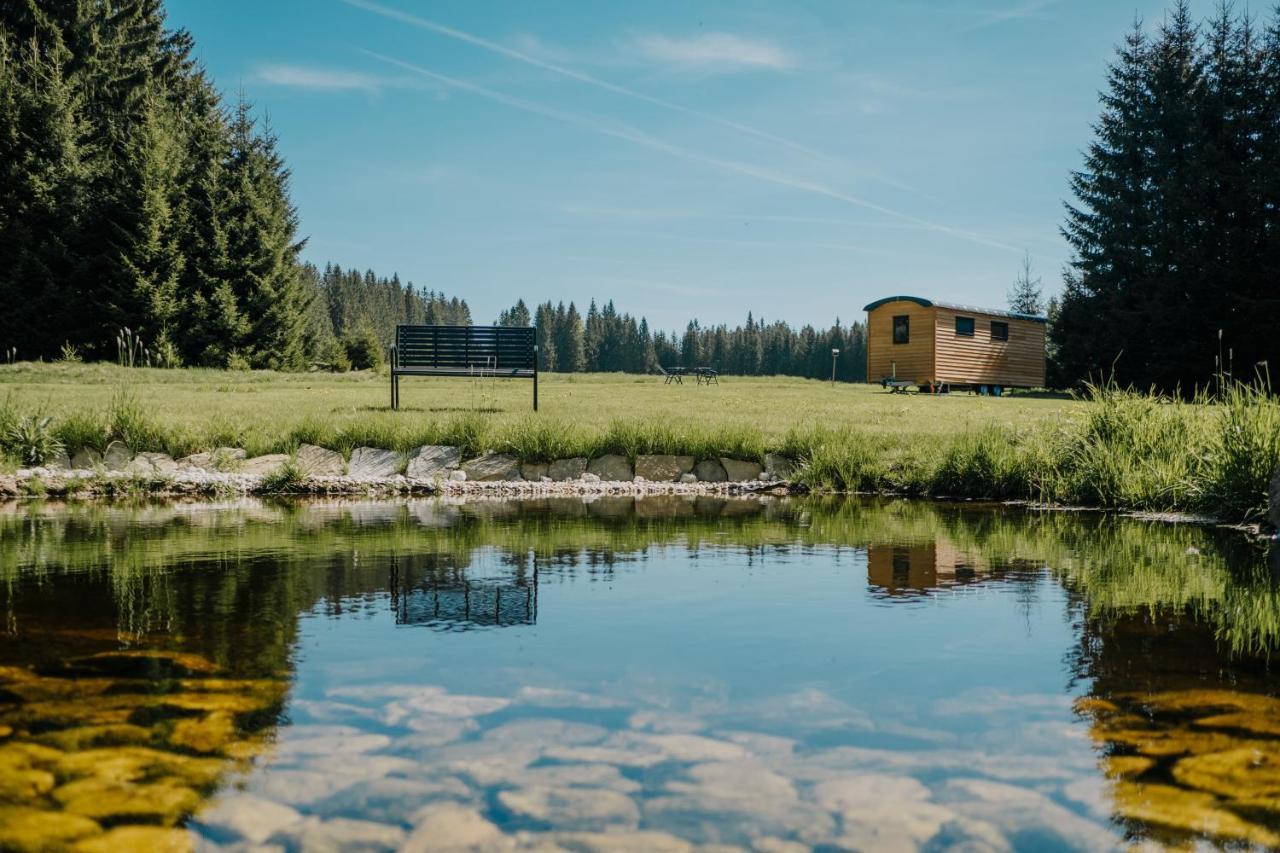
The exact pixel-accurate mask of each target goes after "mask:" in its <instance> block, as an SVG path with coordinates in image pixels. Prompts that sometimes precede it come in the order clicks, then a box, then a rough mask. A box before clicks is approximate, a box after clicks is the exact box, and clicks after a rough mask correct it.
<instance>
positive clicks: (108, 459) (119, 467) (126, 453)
mask: <svg viewBox="0 0 1280 853" xmlns="http://www.w3.org/2000/svg"><path fill="white" fill-rule="evenodd" d="M132 459H133V451H132V450H130V449H129V447H128V446H127V445H126V444H125V443H124V442H123V441H113V442H111V443H110V444H108V445H107V449H106V450H104V451H102V465H103V467H104V468H106V469H107V470H108V471H123V470H124V469H125V466H126V465H128V464H129V462H130V461H131V460H132Z"/></svg>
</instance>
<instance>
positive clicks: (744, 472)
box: [720, 456, 762, 483]
mask: <svg viewBox="0 0 1280 853" xmlns="http://www.w3.org/2000/svg"><path fill="white" fill-rule="evenodd" d="M720 465H721V466H723V467H724V472H725V476H726V477H728V478H729V482H730V483H746V482H748V481H750V480H754V479H756V478H757V477H759V476H760V472H761V470H762V469H761V467H760V463H759V462H747V461H744V460H741V459H730V458H728V457H727V456H721V457H720Z"/></svg>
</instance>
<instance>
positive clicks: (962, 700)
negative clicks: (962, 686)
mask: <svg viewBox="0 0 1280 853" xmlns="http://www.w3.org/2000/svg"><path fill="white" fill-rule="evenodd" d="M1070 710H1071V697H1069V696H1065V695H1063V694H1060V693H1016V694H1015V693H1007V692H1005V691H1003V690H993V689H991V688H987V687H983V688H977V689H974V690H966V691H965V692H963V693H958V694H956V695H955V696H949V697H947V698H946V699H940V700H938V701H937V702H934V703H933V713H934V714H936V715H938V716H956V715H962V716H973V715H981V714H992V715H996V716H1005V717H1007V716H1008V715H1009V713H1010V712H1013V711H1017V712H1019V714H1021V715H1023V716H1025V715H1026V714H1027V713H1028V712H1034V711H1045V712H1049V713H1052V714H1055V715H1058V716H1062V715H1064V714H1065V713H1066V712H1068V711H1070Z"/></svg>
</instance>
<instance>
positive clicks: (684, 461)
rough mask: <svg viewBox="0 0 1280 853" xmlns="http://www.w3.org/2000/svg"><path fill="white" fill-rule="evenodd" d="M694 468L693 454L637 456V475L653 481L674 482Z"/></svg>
mask: <svg viewBox="0 0 1280 853" xmlns="http://www.w3.org/2000/svg"><path fill="white" fill-rule="evenodd" d="M692 470H693V457H692V456H663V455H654V456H637V457H636V476H637V477H644V478H645V479H646V480H648V481H650V482H653V483H674V482H677V481H679V479H680V477H681V476H682V475H684V474H688V473H689V472H690V471H692Z"/></svg>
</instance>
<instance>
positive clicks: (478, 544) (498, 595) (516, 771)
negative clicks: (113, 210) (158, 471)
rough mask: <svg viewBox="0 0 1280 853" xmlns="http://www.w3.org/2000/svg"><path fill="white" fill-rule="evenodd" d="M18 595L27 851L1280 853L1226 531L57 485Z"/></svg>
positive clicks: (1271, 760) (11, 754)
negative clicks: (87, 490)
mask: <svg viewBox="0 0 1280 853" xmlns="http://www.w3.org/2000/svg"><path fill="white" fill-rule="evenodd" d="M0 578H2V579H3V581H4V584H5V587H4V592H3V593H0V595H2V596H3V601H4V609H5V620H6V631H5V634H4V636H3V638H2V639H0V848H5V849H8V848H14V849H40V848H41V847H42V846H50V845H54V846H56V844H65V843H72V842H80V841H83V842H85V843H90V844H93V843H97V844H103V845H106V846H107V847H116V848H120V847H138V846H141V845H142V844H144V843H149V844H164V845H170V844H177V845H182V844H187V843H194V842H198V843H200V844H203V845H214V844H222V843H228V844H232V843H241V842H251V843H262V842H268V841H270V842H271V843H274V844H279V845H282V846H284V847H286V848H288V849H309V848H310V847H311V846H313V845H314V844H317V843H320V841H321V840H327V841H332V840H333V839H337V841H336V842H335V843H336V844H337V846H339V847H351V848H359V849H394V848H396V847H398V846H400V845H402V844H409V845H410V846H412V845H413V844H415V843H423V844H426V845H427V846H428V847H440V846H443V844H444V842H445V841H447V840H449V839H453V840H466V839H470V840H471V841H473V842H475V843H477V844H479V845H480V846H482V847H487V846H492V847H500V846H505V847H538V846H542V847H546V846H549V845H558V846H560V847H562V848H568V849H604V848H612V847H617V846H622V845H631V847H632V848H636V849H655V848H665V849H686V846H687V845H688V844H731V845H740V846H744V847H751V848H754V849H761V850H771V849H772V850H784V849H790V848H788V847H787V845H801V846H832V847H847V848H857V849H865V848H874V847H885V848H893V849H903V848H910V847H930V848H935V847H943V846H948V845H953V844H964V845H968V846H970V847H973V848H975V849H1007V848H1009V847H1034V848H1037V849H1045V848H1048V849H1053V848H1060V849H1095V848H1099V847H1108V846H1115V845H1118V844H1121V843H1123V842H1125V841H1128V842H1134V841H1142V840H1151V841H1154V842H1157V843H1169V844H1182V843H1186V842H1188V841H1192V840H1201V841H1211V842H1214V843H1218V844H1232V843H1237V844H1239V843H1243V844H1254V845H1259V846H1280V834H1278V833H1280V782H1278V781H1277V780H1278V779H1280V770H1277V768H1280V725H1277V724H1276V722H1275V721H1276V720H1277V719H1280V699H1277V698H1275V696H1274V694H1275V693H1276V689H1275V685H1274V680H1273V678H1272V674H1271V669H1270V653H1271V652H1272V650H1274V649H1275V648H1276V647H1277V638H1280V598H1277V584H1276V581H1275V575H1274V573H1273V572H1272V571H1271V569H1270V566H1269V563H1268V557H1267V555H1266V554H1264V553H1261V552H1259V551H1258V550H1257V549H1255V547H1254V546H1253V545H1252V544H1250V543H1248V542H1247V541H1245V540H1243V539H1241V538H1239V537H1236V536H1233V535H1230V534H1227V533H1224V532H1220V531H1214V530H1210V529H1204V528H1194V527H1175V526H1168V525H1158V524H1154V523H1148V522H1142V521H1136V520H1125V519H1116V518H1104V517H1091V516H1075V515H1067V514H1062V513H1045V514H1031V513H1025V512H1022V511H1018V510H1013V509H1009V508H1002V507H974V506H970V507H963V506H948V505H933V504H926V503H916V502H880V501H856V500H834V499H810V500H772V499H764V500H722V499H715V500H710V499H684V498H679V497H667V498H659V499H653V500H647V499H646V500H640V501H636V500H633V499H631V498H606V499H601V500H596V501H590V502H584V501H577V500H549V501H530V502H503V501H475V502H450V501H443V500H422V501H409V502H372V501H371V502H359V501H356V502H345V501H337V502H331V503H302V504H293V503H270V502H257V501H238V502H234V503H227V504H224V505H220V506H208V505H185V504H159V505H139V506H120V507H102V506H53V505H39V504H28V505H21V506H19V505H8V506H5V507H2V508H0ZM423 627H426V628H428V629H429V630H425V631H424V630H421V629H422V628H423ZM183 827H190V828H191V830H190V832H189V831H188V830H185V829H182V828H183ZM415 839H416V840H415ZM682 845H684V846H682Z"/></svg>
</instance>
